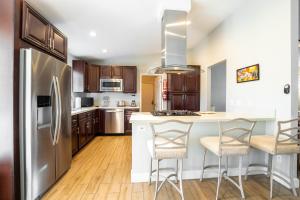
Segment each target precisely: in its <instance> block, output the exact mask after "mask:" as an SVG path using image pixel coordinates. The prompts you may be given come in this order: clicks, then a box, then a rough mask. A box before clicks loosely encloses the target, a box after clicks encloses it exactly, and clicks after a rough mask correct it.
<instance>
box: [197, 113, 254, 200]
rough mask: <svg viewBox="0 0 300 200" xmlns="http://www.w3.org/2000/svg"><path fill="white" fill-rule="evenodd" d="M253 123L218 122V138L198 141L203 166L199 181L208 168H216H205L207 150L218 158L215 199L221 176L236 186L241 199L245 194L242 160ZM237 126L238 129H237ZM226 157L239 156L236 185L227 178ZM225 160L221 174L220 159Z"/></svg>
mask: <svg viewBox="0 0 300 200" xmlns="http://www.w3.org/2000/svg"><path fill="white" fill-rule="evenodd" d="M255 123H256V122H254V121H250V120H247V119H243V118H238V119H233V120H230V121H227V122H219V136H209V137H203V138H201V139H200V144H201V145H202V146H203V147H204V156H203V166H202V173H201V177H200V181H202V179H203V174H204V171H205V170H206V169H208V168H212V167H214V168H215V167H216V166H212V165H209V166H205V157H206V153H207V150H209V151H210V152H212V153H214V154H215V155H216V156H218V157H219V165H218V166H217V167H218V169H219V171H218V184H217V194H216V199H218V197H219V188H220V184H221V180H222V176H223V177H224V178H225V179H226V180H229V181H230V182H231V183H232V184H233V185H234V186H236V187H237V188H238V189H239V190H240V192H241V196H242V198H243V199H245V194H244V190H243V183H242V161H243V160H242V159H243V156H244V155H247V154H248V152H249V149H250V145H249V143H250V138H251V134H252V130H253V128H254V126H255ZM237 126H238V127H237ZM228 156H239V182H238V183H236V182H235V181H234V180H233V179H231V178H230V177H229V176H228ZM223 157H225V158H226V164H225V170H224V171H223V172H222V171H221V168H222V166H221V165H222V163H221V162H222V158H223Z"/></svg>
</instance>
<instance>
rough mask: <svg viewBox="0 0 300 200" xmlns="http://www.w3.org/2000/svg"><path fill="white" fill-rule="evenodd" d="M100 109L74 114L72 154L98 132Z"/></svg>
mask: <svg viewBox="0 0 300 200" xmlns="http://www.w3.org/2000/svg"><path fill="white" fill-rule="evenodd" d="M97 116H99V114H98V111H90V112H85V113H81V114H78V115H74V116H72V155H75V154H76V153H77V152H78V151H79V150H80V149H81V148H83V147H84V146H85V145H86V144H87V143H89V142H90V141H91V140H92V139H93V138H94V137H95V134H96V132H98V129H99V128H98V127H97V123H96V122H99V117H97Z"/></svg>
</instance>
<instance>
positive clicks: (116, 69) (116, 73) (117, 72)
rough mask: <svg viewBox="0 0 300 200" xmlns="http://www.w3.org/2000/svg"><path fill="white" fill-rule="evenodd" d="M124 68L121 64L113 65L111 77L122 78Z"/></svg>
mask: <svg viewBox="0 0 300 200" xmlns="http://www.w3.org/2000/svg"><path fill="white" fill-rule="evenodd" d="M122 69H123V68H122V67H120V66H112V67H111V78H117V79H121V78H122V77H123V76H122V71H123V70H122Z"/></svg>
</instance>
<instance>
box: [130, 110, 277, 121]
mask: <svg viewBox="0 0 300 200" xmlns="http://www.w3.org/2000/svg"><path fill="white" fill-rule="evenodd" d="M196 113H197V114H200V115H199V116H153V115H152V114H151V113H149V112H139V113H134V114H133V115H131V118H130V122H131V123H132V122H158V121H165V120H180V121H186V122H218V121H227V120H232V119H236V118H246V119H249V120H255V121H271V120H274V119H275V118H274V117H273V116H261V115H252V114H239V113H229V112H215V113H208V112H196Z"/></svg>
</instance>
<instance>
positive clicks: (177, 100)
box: [167, 65, 200, 111]
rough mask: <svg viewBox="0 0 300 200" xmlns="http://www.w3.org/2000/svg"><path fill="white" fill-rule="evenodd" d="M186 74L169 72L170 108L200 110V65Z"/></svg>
mask: <svg viewBox="0 0 300 200" xmlns="http://www.w3.org/2000/svg"><path fill="white" fill-rule="evenodd" d="M190 67H193V68H194V71H192V72H188V73H185V74H168V76H167V78H168V109H171V110H190V111H199V110H200V66H197V65H194V66H190Z"/></svg>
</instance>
